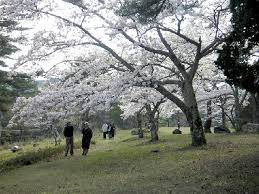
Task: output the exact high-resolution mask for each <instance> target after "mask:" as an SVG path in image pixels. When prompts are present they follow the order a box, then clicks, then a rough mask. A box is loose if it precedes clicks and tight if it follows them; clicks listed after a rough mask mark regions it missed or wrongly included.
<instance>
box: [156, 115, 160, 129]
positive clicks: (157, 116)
mask: <svg viewBox="0 0 259 194" xmlns="http://www.w3.org/2000/svg"><path fill="white" fill-rule="evenodd" d="M159 116H160V112H159V110H157V111H156V128H157V131H158V130H159Z"/></svg>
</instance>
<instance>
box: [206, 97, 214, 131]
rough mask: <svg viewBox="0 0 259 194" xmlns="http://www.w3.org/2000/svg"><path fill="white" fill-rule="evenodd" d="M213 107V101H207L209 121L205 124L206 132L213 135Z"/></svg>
mask: <svg viewBox="0 0 259 194" xmlns="http://www.w3.org/2000/svg"><path fill="white" fill-rule="evenodd" d="M211 114H212V107H211V100H208V101H207V119H206V121H205V123H204V132H205V133H211V130H210V128H211V123H212V115H211Z"/></svg>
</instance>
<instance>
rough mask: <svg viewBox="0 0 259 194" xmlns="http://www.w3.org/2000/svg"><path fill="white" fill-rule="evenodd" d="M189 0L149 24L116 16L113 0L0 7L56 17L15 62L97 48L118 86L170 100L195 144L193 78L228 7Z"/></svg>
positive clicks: (199, 133)
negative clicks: (108, 59)
mask: <svg viewBox="0 0 259 194" xmlns="http://www.w3.org/2000/svg"><path fill="white" fill-rule="evenodd" d="M172 2H174V1H172ZM195 2H196V3H193V2H192V1H190V5H191V6H186V4H185V3H183V2H182V1H175V3H173V4H172V6H174V9H173V10H174V11H172V12H164V13H163V14H161V15H159V17H157V19H156V22H154V23H152V24H149V25H142V24H140V23H138V22H136V21H134V19H132V18H126V17H121V16H118V15H116V14H115V12H116V11H117V10H118V9H119V8H120V3H119V1H117V0H113V1H98V0H94V1H91V3H89V2H87V1H68V0H66V1H61V0H57V1H51V0H49V1H47V0H46V1H39V0H33V1H32V0H25V1H24V0H23V1H21V0H15V1H12V2H10V1H7V0H6V1H5V0H4V1H2V2H1V6H2V7H3V6H4V8H5V9H4V14H8V16H9V17H12V18H13V17H16V18H17V17H19V18H33V17H43V18H44V17H45V19H47V18H48V19H50V18H52V19H55V21H56V24H57V25H56V26H55V27H53V28H52V29H48V31H46V30H45V31H42V32H40V33H38V34H36V37H35V38H34V41H33V44H32V48H31V50H30V51H29V53H28V54H29V55H27V56H28V57H24V56H23V57H22V58H21V60H20V61H19V63H20V64H21V65H23V64H25V63H26V62H28V61H34V62H35V61H36V62H41V61H42V60H45V59H47V58H50V57H51V56H55V54H61V55H62V54H63V55H64V53H69V56H70V57H67V56H66V57H65V58H66V60H67V61H73V60H77V58H78V56H81V57H82V56H85V55H87V54H86V53H88V52H90V51H91V50H92V49H95V50H98V49H97V48H99V49H103V50H105V51H106V52H107V53H108V55H109V56H110V57H111V60H112V61H113V64H112V65H110V66H109V68H110V69H111V71H113V72H114V74H116V73H118V74H119V75H118V76H115V77H116V79H117V78H120V79H119V80H117V82H120V83H123V84H125V86H123V87H124V88H125V87H126V86H129V85H142V86H144V87H148V88H153V89H154V90H156V91H157V92H159V93H160V94H161V95H162V96H163V97H166V98H167V99H169V100H171V101H172V102H173V103H175V104H176V105H177V106H178V107H179V108H180V109H181V110H182V111H183V113H184V114H185V115H186V118H187V120H188V123H189V125H190V129H191V134H192V145H194V146H200V145H203V144H206V139H205V136H204V131H203V126H202V122H201V118H200V113H199V110H198V106H197V99H196V96H195V89H194V86H193V81H194V79H195V77H196V76H197V70H198V69H199V68H200V67H201V66H202V65H204V63H203V61H204V59H206V57H208V56H209V55H211V54H213V51H214V50H215V49H216V48H217V47H218V46H219V45H220V44H221V43H222V41H223V40H224V38H225V36H226V35H227V33H228V25H227V24H228V20H229V12H228V9H227V8H228V1H225V0H218V1H213V2H212V1H209V0H204V1H195ZM187 4H188V3H187ZM79 50H80V51H79ZM65 55H66V54H65ZM126 83H127V84H126ZM115 85H116V84H115ZM117 85H118V83H117ZM123 87H121V88H123ZM175 88H177V91H176V90H175Z"/></svg>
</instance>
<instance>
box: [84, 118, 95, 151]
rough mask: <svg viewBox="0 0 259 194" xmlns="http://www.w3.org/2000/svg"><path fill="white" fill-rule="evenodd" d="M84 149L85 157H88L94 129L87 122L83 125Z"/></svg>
mask: <svg viewBox="0 0 259 194" xmlns="http://www.w3.org/2000/svg"><path fill="white" fill-rule="evenodd" d="M82 134H83V137H82V149H83V153H82V155H83V156H86V155H87V153H88V150H89V148H90V142H91V139H92V136H93V131H92V129H91V128H90V127H89V124H88V123H87V122H85V123H83V126H82Z"/></svg>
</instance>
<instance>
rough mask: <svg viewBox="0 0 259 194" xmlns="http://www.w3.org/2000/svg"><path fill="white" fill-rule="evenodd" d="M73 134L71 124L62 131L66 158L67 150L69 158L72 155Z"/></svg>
mask: <svg viewBox="0 0 259 194" xmlns="http://www.w3.org/2000/svg"><path fill="white" fill-rule="evenodd" d="M73 132H74V127H73V126H72V125H71V122H68V123H67V124H66V127H65V129H64V136H65V138H66V148H65V156H67V154H68V151H69V150H70V155H71V156H73V154H74V150H73V149H74V138H73Z"/></svg>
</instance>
